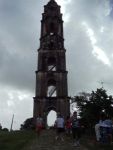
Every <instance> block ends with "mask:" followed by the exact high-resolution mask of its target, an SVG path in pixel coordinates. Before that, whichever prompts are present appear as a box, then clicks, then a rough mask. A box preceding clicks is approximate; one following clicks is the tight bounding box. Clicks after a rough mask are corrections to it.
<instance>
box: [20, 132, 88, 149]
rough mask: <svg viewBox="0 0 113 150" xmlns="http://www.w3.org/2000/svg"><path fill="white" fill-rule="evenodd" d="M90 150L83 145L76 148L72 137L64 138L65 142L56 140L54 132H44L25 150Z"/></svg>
mask: <svg viewBox="0 0 113 150" xmlns="http://www.w3.org/2000/svg"><path fill="white" fill-rule="evenodd" d="M76 149H79V150H88V149H87V148H85V147H84V146H83V145H82V144H81V145H80V147H74V146H73V143H72V139H71V138H70V137H66V136H65V137H64V141H60V140H55V132H54V131H50V130H49V131H43V133H42V135H41V136H40V137H39V138H38V137H37V136H36V138H35V139H34V141H33V142H32V143H31V144H30V145H28V146H27V147H26V148H24V149H23V150H76Z"/></svg>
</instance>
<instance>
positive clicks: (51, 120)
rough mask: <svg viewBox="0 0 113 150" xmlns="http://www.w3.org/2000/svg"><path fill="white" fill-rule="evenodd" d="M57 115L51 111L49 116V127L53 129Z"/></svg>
mask: <svg viewBox="0 0 113 150" xmlns="http://www.w3.org/2000/svg"><path fill="white" fill-rule="evenodd" d="M56 117H57V114H56V112H55V111H54V110H51V111H50V112H49V113H48V116H47V125H48V126H49V127H53V126H54V124H55V121H56Z"/></svg>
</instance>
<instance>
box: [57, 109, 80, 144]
mask: <svg viewBox="0 0 113 150" xmlns="http://www.w3.org/2000/svg"><path fill="white" fill-rule="evenodd" d="M55 127H56V131H57V135H56V140H57V139H58V138H61V140H62V141H63V140H64V139H63V132H64V131H65V132H66V134H70V133H72V137H73V144H74V146H80V137H81V125H80V121H79V119H78V118H77V112H76V111H75V112H74V113H73V115H72V116H71V117H69V116H68V117H67V118H66V120H65V121H64V118H63V117H62V115H61V114H58V116H57V119H56V121H55Z"/></svg>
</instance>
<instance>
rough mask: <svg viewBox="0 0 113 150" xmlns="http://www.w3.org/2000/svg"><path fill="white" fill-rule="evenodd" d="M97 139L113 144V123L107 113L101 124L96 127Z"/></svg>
mask: <svg viewBox="0 0 113 150" xmlns="http://www.w3.org/2000/svg"><path fill="white" fill-rule="evenodd" d="M95 133H96V139H97V141H98V142H102V143H112V134H113V122H112V119H111V118H110V117H109V116H107V115H106V114H105V113H102V114H101V116H100V120H99V122H98V123H97V124H96V125H95Z"/></svg>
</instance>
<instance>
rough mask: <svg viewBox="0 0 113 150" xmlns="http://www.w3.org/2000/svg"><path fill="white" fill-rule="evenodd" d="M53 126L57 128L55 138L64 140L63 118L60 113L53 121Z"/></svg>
mask: <svg viewBox="0 0 113 150" xmlns="http://www.w3.org/2000/svg"><path fill="white" fill-rule="evenodd" d="M55 126H56V130H57V135H56V140H57V139H61V140H62V141H64V139H63V132H64V118H63V117H62V115H61V114H58V115H57V119H56V121H55Z"/></svg>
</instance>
